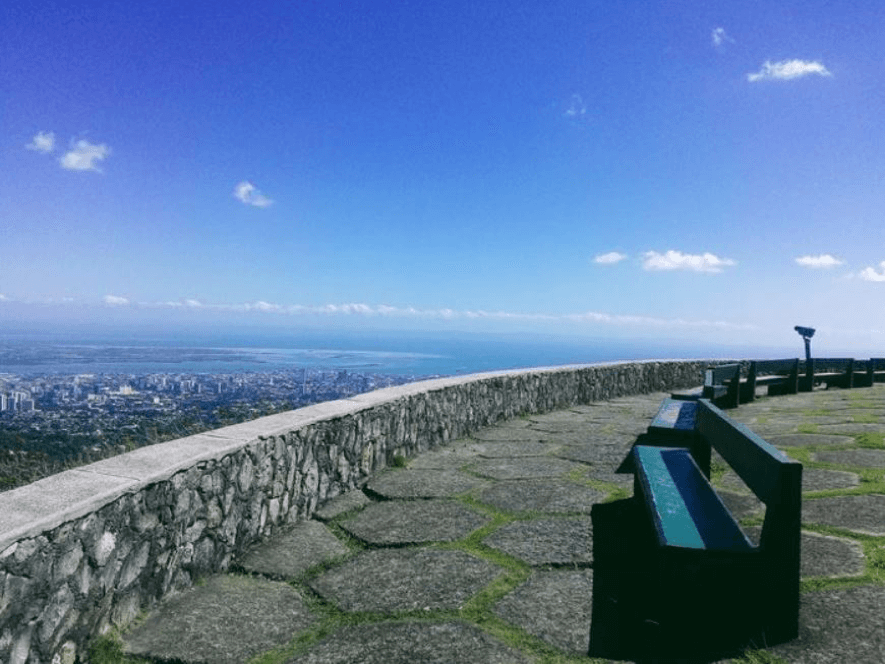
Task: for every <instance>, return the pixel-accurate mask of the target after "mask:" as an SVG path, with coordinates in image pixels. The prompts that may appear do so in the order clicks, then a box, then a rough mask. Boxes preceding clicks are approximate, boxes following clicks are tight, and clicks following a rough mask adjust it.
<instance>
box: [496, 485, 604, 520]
mask: <svg viewBox="0 0 885 664" xmlns="http://www.w3.org/2000/svg"><path fill="white" fill-rule="evenodd" d="M605 496H606V494H605V493H604V492H602V491H597V490H596V489H591V488H589V487H586V486H582V485H580V484H575V483H574V482H569V481H567V480H543V481H537V480H534V481H533V480H517V481H512V482H500V483H498V484H495V485H493V486H491V487H489V488H487V489H484V490H483V491H482V492H481V493H480V494H479V500H480V501H481V502H483V503H487V504H489V505H493V506H494V507H497V508H498V509H499V510H503V511H505V512H543V513H547V514H557V513H569V512H583V513H586V514H589V513H590V510H591V509H592V507H593V503H596V502H600V501H602V500H603V499H604V498H605Z"/></svg>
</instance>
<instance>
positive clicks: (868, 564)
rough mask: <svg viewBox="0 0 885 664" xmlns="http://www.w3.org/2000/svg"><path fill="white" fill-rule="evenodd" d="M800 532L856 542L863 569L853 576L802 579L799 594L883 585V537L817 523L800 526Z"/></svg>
mask: <svg viewBox="0 0 885 664" xmlns="http://www.w3.org/2000/svg"><path fill="white" fill-rule="evenodd" d="M802 530H807V531H809V532H814V533H817V534H819V535H827V536H830V537H838V538H840V539H845V540H851V541H854V542H857V543H858V544H860V545H861V547H862V548H863V554H864V563H865V569H864V572H863V573H862V574H857V575H855V576H835V577H833V576H829V577H814V578H811V579H803V580H802V581H800V583H799V589H800V592H803V593H804V592H818V591H821V590H834V589H837V588H854V587H856V586H867V585H885V537H882V536H876V535H864V534H863V533H857V532H854V531H852V530H847V529H845V528H837V527H836V526H826V525H823V524H818V523H809V524H802Z"/></svg>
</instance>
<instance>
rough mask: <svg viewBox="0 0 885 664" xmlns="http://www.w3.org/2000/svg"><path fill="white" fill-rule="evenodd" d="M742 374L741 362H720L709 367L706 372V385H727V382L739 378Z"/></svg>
mask: <svg viewBox="0 0 885 664" xmlns="http://www.w3.org/2000/svg"><path fill="white" fill-rule="evenodd" d="M740 375H741V365H740V364H720V365H719V366H717V367H710V368H709V369H707V371H706V372H705V373H704V385H708V386H709V385H725V383H727V382H731V381H733V380H736V379H739V378H740Z"/></svg>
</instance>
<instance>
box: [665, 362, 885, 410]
mask: <svg viewBox="0 0 885 664" xmlns="http://www.w3.org/2000/svg"><path fill="white" fill-rule="evenodd" d="M803 365H804V369H805V371H804V373H803V372H802V368H803ZM877 382H878V383H881V382H885V358H870V359H869V360H855V359H853V358H850V357H845V358H812V360H811V361H810V362H808V361H806V362H800V360H799V359H798V358H791V359H785V360H753V361H751V362H750V365H749V368H748V370H747V377H746V378H744V379H742V378H741V365H740V364H721V365H718V366H713V367H709V368H707V369H706V370H705V371H704V384H703V387H701V388H700V390H699V391H689V392H681V393H675V394H673V397H674V398H677V399H685V400H694V399H698V398H704V399H709V400H710V401H712V402H713V403H714V404H715V405H717V406H719V407H720V408H736V407H737V406H738V405H739V404H742V403H748V402H751V401H753V400H754V399H755V398H756V389H757V388H758V387H767V388H768V394H769V395H772V396H774V395H782V394H796V393H797V392H810V391H811V390H812V389H814V386H815V385H819V384H823V385H826V386H827V387H841V388H848V389H850V388H853V387H870V386H872V385H873V384H874V383H877Z"/></svg>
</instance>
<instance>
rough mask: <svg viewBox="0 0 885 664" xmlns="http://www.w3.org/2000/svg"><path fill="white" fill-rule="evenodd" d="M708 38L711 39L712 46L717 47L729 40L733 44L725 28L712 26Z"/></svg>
mask: <svg viewBox="0 0 885 664" xmlns="http://www.w3.org/2000/svg"><path fill="white" fill-rule="evenodd" d="M710 39H712V41H713V46H715V47H716V48H719V47H720V46H722V44H724V43H725V42H730V43H732V44H734V39H732V38H731V37H729V36H728V34H727V33H726V32H725V28H713V31H712V33H711V34H710Z"/></svg>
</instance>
